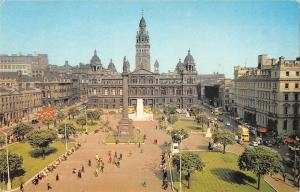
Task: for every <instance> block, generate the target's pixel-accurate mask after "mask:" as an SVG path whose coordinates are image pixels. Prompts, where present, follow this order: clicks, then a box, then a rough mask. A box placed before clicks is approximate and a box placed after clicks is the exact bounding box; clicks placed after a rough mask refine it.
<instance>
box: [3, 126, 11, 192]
mask: <svg viewBox="0 0 300 192" xmlns="http://www.w3.org/2000/svg"><path fill="white" fill-rule="evenodd" d="M1 132H2V133H3V134H4V135H5V147H6V163H7V190H8V191H10V190H11V181H10V173H9V161H8V145H7V143H8V142H7V133H5V132H4V131H1Z"/></svg>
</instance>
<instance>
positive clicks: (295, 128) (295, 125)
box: [293, 120, 299, 130]
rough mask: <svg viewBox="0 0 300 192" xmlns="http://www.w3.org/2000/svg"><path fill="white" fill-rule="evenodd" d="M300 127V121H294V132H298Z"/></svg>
mask: <svg viewBox="0 0 300 192" xmlns="http://www.w3.org/2000/svg"><path fill="white" fill-rule="evenodd" d="M298 127H299V121H298V120H294V121H293V130H297V129H298Z"/></svg>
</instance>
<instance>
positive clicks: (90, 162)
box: [88, 159, 92, 167]
mask: <svg viewBox="0 0 300 192" xmlns="http://www.w3.org/2000/svg"><path fill="white" fill-rule="evenodd" d="M88 165H89V167H91V166H92V161H91V160H90V159H89V161H88Z"/></svg>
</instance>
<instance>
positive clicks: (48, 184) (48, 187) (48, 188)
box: [47, 182, 52, 190]
mask: <svg viewBox="0 0 300 192" xmlns="http://www.w3.org/2000/svg"><path fill="white" fill-rule="evenodd" d="M50 189H52V186H51V184H50V183H49V182H48V183H47V190H50Z"/></svg>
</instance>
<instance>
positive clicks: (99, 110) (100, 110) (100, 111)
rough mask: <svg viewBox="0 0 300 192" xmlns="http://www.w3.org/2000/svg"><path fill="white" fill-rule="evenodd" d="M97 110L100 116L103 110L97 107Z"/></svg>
mask: <svg viewBox="0 0 300 192" xmlns="http://www.w3.org/2000/svg"><path fill="white" fill-rule="evenodd" d="M97 111H98V112H99V114H100V116H102V115H103V114H104V111H103V109H102V108H98V109H97Z"/></svg>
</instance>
